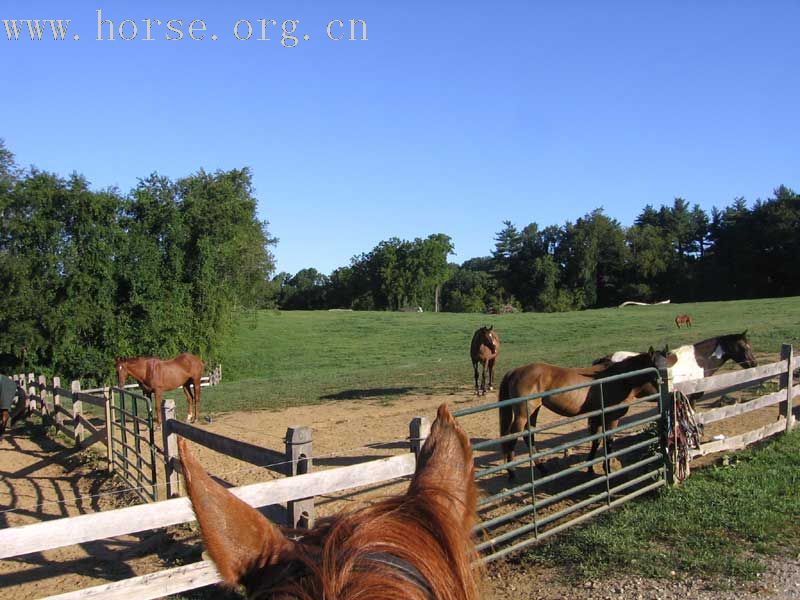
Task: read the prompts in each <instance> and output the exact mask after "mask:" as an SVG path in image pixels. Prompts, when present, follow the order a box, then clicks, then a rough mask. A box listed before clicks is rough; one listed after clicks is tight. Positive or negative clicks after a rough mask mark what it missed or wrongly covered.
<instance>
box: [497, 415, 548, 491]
mask: <svg viewBox="0 0 800 600" xmlns="http://www.w3.org/2000/svg"><path fill="white" fill-rule="evenodd" d="M541 407H542V405H541V404H538V405H537V406H536V408H534V409H533V411H532V412H531V415H530V417H529V418H526V417H525V414H523V410H524V407H523V405H522V404H518V405H516V406H514V407H513V415H514V416H513V420H512V421H511V423H510V426H509V427H508V428H507V429H506V430H504V428H502V427H501V431H500V434H501V435H510V434H512V433H521V432H522V430H524V429H525V425H526V424H530V426H531V428H535V427H536V418H537V416H538V415H539V409H540V408H541ZM509 409H511V407H509ZM517 439H518V438H514V439H513V440H508V441H506V442H503V443H502V444H501V451H502V453H503V459H504V461H505V462H507V463H508V462H511V461H512V460H513V459H514V446H516V445H517ZM525 443H526V444H527V445H528V448H529V450H530V451H531V452H536V447H535V446H534V440H533V434H531V436H530V438H528V437H527V436H526V437H525ZM534 465H535V466H536V468H538V469H539V472H540V473H541V474H542V475H544V474H545V473H547V471H546V469H545V468H544V467H543V466H542V465H541V464H540V463H539V462H538V461H534ZM515 479H516V475H515V474H514V468H513V467H509V468H508V480H509V481H514V480H515Z"/></svg>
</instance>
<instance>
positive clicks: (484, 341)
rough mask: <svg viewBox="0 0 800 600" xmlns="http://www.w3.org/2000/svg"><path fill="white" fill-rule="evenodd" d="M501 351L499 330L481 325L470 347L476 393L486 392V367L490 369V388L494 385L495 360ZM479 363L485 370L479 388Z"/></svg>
mask: <svg viewBox="0 0 800 600" xmlns="http://www.w3.org/2000/svg"><path fill="white" fill-rule="evenodd" d="M499 353H500V337H499V336H498V335H497V332H496V331H494V329H493V328H492V327H491V326H490V327H481V328H480V329H478V330H477V331H476V332H475V333H474V334H473V336H472V344H470V347H469V356H470V358H471V359H472V370H473V371H474V372H475V393H476V394H477V395H478V396H480V395H481V394H485V393H486V369H487V367H488V369H489V390H493V389H494V386H493V385H492V384H493V383H494V361H495V360H496V359H497V355H498V354H499ZM478 363H480V364H481V366H482V367H483V370H482V372H481V386H480V388H478Z"/></svg>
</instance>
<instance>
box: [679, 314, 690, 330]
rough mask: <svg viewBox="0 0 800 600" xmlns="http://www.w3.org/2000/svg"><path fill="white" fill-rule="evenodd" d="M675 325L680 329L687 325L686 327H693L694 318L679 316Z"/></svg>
mask: <svg viewBox="0 0 800 600" xmlns="http://www.w3.org/2000/svg"><path fill="white" fill-rule="evenodd" d="M675 325H676V326H677V327H678V329H680V328H681V325H686V327H691V326H692V316H691V315H678V316H677V317H675Z"/></svg>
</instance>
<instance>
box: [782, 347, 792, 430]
mask: <svg viewBox="0 0 800 600" xmlns="http://www.w3.org/2000/svg"><path fill="white" fill-rule="evenodd" d="M793 359H794V350H793V349H792V345H791V344H781V360H785V361H786V373H785V374H784V375H781V378H780V386H781V388H786V400H785V401H784V402H781V404H780V410H779V412H778V418H779V419H780V418H781V416H784V417H786V431H791V430H792V429H793V428H794V415H793V414H792V409H793V408H794V402H793V400H792V386H793V385H794V373H792V360H793Z"/></svg>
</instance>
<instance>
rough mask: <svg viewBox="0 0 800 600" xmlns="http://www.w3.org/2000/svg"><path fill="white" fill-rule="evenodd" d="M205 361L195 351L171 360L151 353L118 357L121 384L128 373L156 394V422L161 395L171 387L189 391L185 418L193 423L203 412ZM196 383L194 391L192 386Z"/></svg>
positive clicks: (147, 392) (148, 392) (158, 415)
mask: <svg viewBox="0 0 800 600" xmlns="http://www.w3.org/2000/svg"><path fill="white" fill-rule="evenodd" d="M204 368H205V363H203V361H202V360H200V358H199V357H197V356H195V355H194V354H189V353H188V352H184V353H183V354H179V355H178V356H176V357H175V358H173V359H172V360H161V359H160V358H155V357H152V356H138V357H136V358H118V359H117V360H116V369H117V376H118V377H119V387H123V386H124V385H125V380H126V379H127V378H128V375H130V376H131V377H133V378H134V379H135V380H136V381H138V382H139V385H140V386H142V391H144V393H145V394H147V395H148V396H150V398H151V400H152V398H153V394H155V397H156V405H155V410H156V424H158V423H159V421H160V419H161V395H162V394H163V393H164V392H165V391H168V390H174V389H175V388H179V387H181V386H183V393H184V394H185V395H186V403H187V404H188V414H187V415H186V420H187V421H189V422H190V423H194V422H195V421H196V420H197V416H198V414H200V379H201V378H202V377H203V369H204ZM192 385H194V394H192V392H191V390H190V386H192Z"/></svg>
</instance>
